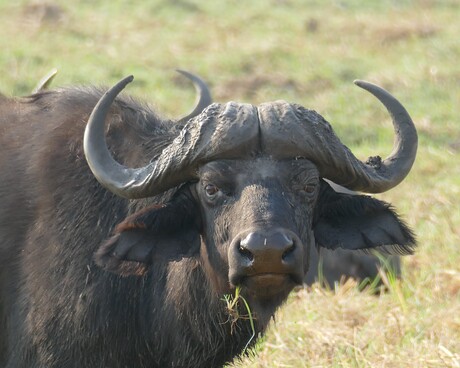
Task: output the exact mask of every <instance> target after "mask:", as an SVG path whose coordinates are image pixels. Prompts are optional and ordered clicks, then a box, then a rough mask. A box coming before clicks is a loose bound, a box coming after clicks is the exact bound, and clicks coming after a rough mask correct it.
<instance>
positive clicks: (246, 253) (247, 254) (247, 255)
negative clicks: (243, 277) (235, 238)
mask: <svg viewBox="0 0 460 368" xmlns="http://www.w3.org/2000/svg"><path fill="white" fill-rule="evenodd" d="M238 252H239V253H240V254H241V255H242V256H243V257H244V258H246V259H247V260H248V261H251V262H252V261H253V260H254V255H253V254H252V253H251V251H249V250H248V249H247V248H245V247H244V246H243V245H241V244H240V246H239V247H238Z"/></svg>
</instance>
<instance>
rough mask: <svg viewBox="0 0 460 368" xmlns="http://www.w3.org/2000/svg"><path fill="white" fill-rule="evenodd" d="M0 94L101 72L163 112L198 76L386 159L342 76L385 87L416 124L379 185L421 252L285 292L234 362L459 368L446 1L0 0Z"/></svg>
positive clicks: (454, 10) (365, 109) (455, 81)
mask: <svg viewBox="0 0 460 368" xmlns="http://www.w3.org/2000/svg"><path fill="white" fill-rule="evenodd" d="M0 24H1V28H0V50H2V51H1V52H0V71H1V75H2V77H1V79H0V80H1V83H0V91H1V93H3V94H6V95H24V94H28V93H29V92H30V91H32V89H33V88H34V86H35V84H36V83H37V81H38V80H39V79H40V78H41V77H42V76H43V75H44V74H46V73H47V72H48V71H49V70H50V69H51V68H53V67H56V68H58V70H59V74H58V76H57V78H56V80H55V82H54V83H53V84H54V85H68V84H88V83H92V84H97V85H100V84H113V83H114V82H116V81H117V80H118V79H119V78H121V77H122V76H125V75H128V74H134V76H135V82H134V83H133V84H132V85H130V86H129V91H130V93H132V94H134V95H136V96H138V97H141V98H144V99H146V100H148V101H151V102H152V103H153V104H155V105H156V106H157V107H158V109H159V110H160V111H162V112H163V113H164V114H166V115H169V116H180V115H182V114H184V113H185V112H186V111H187V110H188V109H189V108H190V107H191V106H192V104H193V100H194V92H193V89H192V88H190V86H189V85H188V83H187V82H186V81H184V80H183V79H182V78H181V77H179V76H178V75H176V74H177V73H175V72H174V69H175V68H182V69H186V70H190V71H193V72H196V73H198V74H199V75H201V76H202V77H203V78H204V79H206V80H207V81H208V82H209V84H210V87H211V88H212V91H213V94H214V99H215V100H217V101H227V100H236V101H244V102H251V103H254V104H257V103H260V102H263V101H270V100H274V99H285V100H289V101H292V102H297V103H300V104H302V105H304V106H305V107H309V108H313V109H315V110H317V111H318V112H320V113H321V114H322V115H323V116H324V117H326V119H328V120H329V121H330V122H331V123H332V125H333V126H334V128H335V130H336V132H337V134H338V135H339V137H341V138H342V140H343V142H345V143H346V144H347V145H348V146H349V147H350V148H351V149H352V150H353V151H354V152H355V154H356V155H357V156H358V157H361V158H365V157H367V156H369V155H375V154H380V155H382V156H386V155H388V154H389V152H390V150H391V147H392V136H393V132H392V128H391V122H390V119H389V117H388V116H387V113H386V111H385V110H384V108H383V107H382V106H381V105H380V104H379V103H378V101H376V100H375V99H374V98H373V97H371V96H370V95H369V94H367V93H365V92H364V91H362V90H360V89H359V88H356V87H355V86H354V85H353V83H352V81H353V80H354V79H365V80H368V81H371V82H375V83H377V84H380V85H382V86H383V87H385V88H387V89H388V90H390V91H391V92H392V93H393V94H394V95H395V96H397V97H398V98H399V99H400V100H401V101H402V102H403V104H404V105H405V106H406V108H407V110H408V111H409V112H410V113H411V115H412V117H413V119H414V121H415V122H416V125H417V127H418V130H419V134H420V145H419V153H418V158H417V161H416V164H415V167H414V169H413V171H412V173H411V174H410V175H409V177H408V178H407V180H405V182H404V183H403V184H401V185H400V186H398V187H397V188H396V189H393V190H391V191H389V192H388V193H385V194H382V195H379V198H382V199H384V200H387V201H390V202H392V203H393V204H394V205H395V206H396V207H397V209H398V210H399V211H400V213H401V214H402V215H403V217H404V218H405V219H406V220H407V222H408V223H409V224H410V225H411V226H412V227H413V228H414V229H415V231H416V234H417V237H418V240H419V248H418V251H417V253H416V254H415V255H414V256H411V257H408V258H406V259H405V260H404V280H403V281H402V282H394V281H389V282H388V284H389V288H390V292H389V293H386V294H383V295H380V296H375V295H371V293H369V292H363V293H360V292H358V291H357V287H356V285H355V284H353V283H352V282H348V283H345V284H343V285H337V286H336V288H334V290H323V289H320V288H319V287H313V288H312V289H311V290H307V289H303V290H299V291H297V292H295V293H293V294H292V295H291V297H290V299H289V301H288V303H287V304H286V305H285V306H284V307H283V308H282V309H281V310H280V311H279V313H278V315H277V317H276V323H273V324H272V326H271V328H270V330H269V333H268V335H267V337H266V338H265V339H264V341H263V342H262V343H261V344H260V345H259V346H258V348H257V356H256V357H249V358H247V359H245V360H243V361H240V362H236V363H235V364H234V365H233V367H421V368H422V367H460V255H459V253H460V208H459V201H460V121H459V119H460V109H459V105H460V37H459V35H460V1H459V0H450V1H449V0H444V1H443V0H440V1H434V0H420V1H410V0H399V1H396V0H395V1H390V0H381V1H377V0H370V1H366V2H364V1H358V0H350V1H345V0H343V1H332V0H326V1H320V0H303V1H302V0H265V1H262V0H254V1H247V2H242V1H236V0H228V1H222V0H213V1H198V0H155V1H149V2H143V1H138V0H129V1H121V0H114V1H111V2H103V1H89V0H81V1H64V0H49V1H45V2H41V1H16V2H12V1H6V0H0Z"/></svg>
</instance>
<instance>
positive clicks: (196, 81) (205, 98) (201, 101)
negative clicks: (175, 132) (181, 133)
mask: <svg viewBox="0 0 460 368" xmlns="http://www.w3.org/2000/svg"><path fill="white" fill-rule="evenodd" d="M176 71H177V72H179V73H181V74H182V75H184V76H186V77H187V78H188V79H190V80H191V81H192V82H193V85H194V86H195V89H196V92H197V98H196V103H195V108H194V109H193V110H192V112H191V113H190V114H188V115H186V116H184V117H182V118H180V119H179V122H184V123H185V122H187V121H188V120H189V119H192V118H194V117H195V116H197V115H199V114H201V112H202V111H203V110H204V109H205V108H206V107H208V106H209V105H210V104H211V103H212V97H211V92H210V91H209V88H208V86H207V84H206V83H205V82H204V81H203V80H202V79H201V78H199V77H198V76H196V75H194V74H192V73H189V72H187V71H185V70H180V69H177V70H176Z"/></svg>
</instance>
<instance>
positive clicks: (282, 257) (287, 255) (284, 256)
mask: <svg viewBox="0 0 460 368" xmlns="http://www.w3.org/2000/svg"><path fill="white" fill-rule="evenodd" d="M294 250H295V244H294V243H291V244H290V245H289V246H288V248H287V249H286V250H285V251H284V252H283V254H282V256H281V259H282V260H283V261H285V260H286V258H287V257H289V255H290V254H292V253H293V252H294Z"/></svg>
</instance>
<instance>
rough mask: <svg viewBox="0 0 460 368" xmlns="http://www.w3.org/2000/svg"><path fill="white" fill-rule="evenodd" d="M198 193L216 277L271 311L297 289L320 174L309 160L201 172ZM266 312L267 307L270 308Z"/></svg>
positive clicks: (258, 161)
mask: <svg viewBox="0 0 460 368" xmlns="http://www.w3.org/2000/svg"><path fill="white" fill-rule="evenodd" d="M199 177H200V180H199V182H198V183H197V184H196V185H195V192H196V196H197V198H198V202H199V204H200V207H201V217H202V219H203V237H204V242H203V243H204V246H205V247H206V253H207V255H208V258H209V263H210V264H211V265H212V269H213V270H226V271H227V272H226V273H225V274H223V273H222V272H220V273H221V277H224V278H225V282H226V283H227V284H228V285H229V286H231V287H235V286H241V287H242V291H243V293H244V294H245V295H247V297H248V298H250V299H251V301H253V304H254V303H255V302H256V301H257V304H266V305H267V306H272V307H275V306H277V305H278V304H279V303H280V302H281V301H282V300H284V299H285V298H286V296H287V294H288V293H289V292H290V291H291V289H292V288H293V287H294V286H295V285H298V284H301V283H302V281H303V279H304V276H305V273H306V271H307V269H308V259H307V254H308V248H307V247H308V246H309V245H310V244H312V243H314V237H313V233H312V231H311V228H312V220H313V210H314V206H315V202H316V199H317V196H318V192H319V173H318V171H317V169H316V167H315V166H314V165H313V164H312V163H311V162H310V161H308V160H305V159H299V160H281V161H276V160H273V159H271V158H255V159H251V160H220V161H214V162H211V163H208V164H206V165H204V166H203V167H202V168H201V169H200V172H199ZM269 309H271V308H269Z"/></svg>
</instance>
